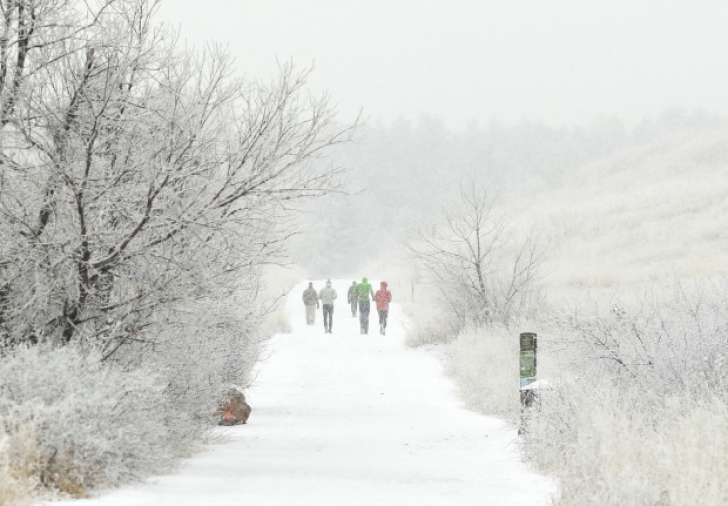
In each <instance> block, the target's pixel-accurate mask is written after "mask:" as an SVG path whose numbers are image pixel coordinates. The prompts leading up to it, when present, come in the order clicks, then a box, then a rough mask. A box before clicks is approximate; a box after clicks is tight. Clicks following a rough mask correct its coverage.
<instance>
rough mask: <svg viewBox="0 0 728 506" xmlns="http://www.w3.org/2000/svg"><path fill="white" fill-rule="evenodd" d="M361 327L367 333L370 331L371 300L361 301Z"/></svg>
mask: <svg viewBox="0 0 728 506" xmlns="http://www.w3.org/2000/svg"><path fill="white" fill-rule="evenodd" d="M359 327H361V331H362V332H364V333H365V334H368V333H369V301H368V300H360V301H359Z"/></svg>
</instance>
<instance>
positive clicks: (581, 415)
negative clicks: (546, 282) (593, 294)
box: [524, 285, 728, 506]
mask: <svg viewBox="0 0 728 506" xmlns="http://www.w3.org/2000/svg"><path fill="white" fill-rule="evenodd" d="M726 300H727V299H726V297H725V296H724V291H723V289H722V288H721V287H720V286H716V285H712V286H708V285H701V286H698V287H696V288H695V289H694V290H692V291H690V292H687V291H685V290H680V291H679V295H678V296H676V297H675V299H674V300H673V301H672V302H670V303H664V302H663V303H660V302H658V301H656V300H654V299H648V300H645V301H644V302H643V303H642V304H641V305H640V307H638V308H636V309H634V308H625V307H624V306H622V305H621V304H620V303H618V302H615V301H611V302H610V303H609V305H608V306H607V310H604V309H602V308H601V307H600V306H599V305H598V304H592V305H591V307H590V309H589V310H586V311H585V310H583V308H582V309H578V310H575V311H572V313H571V314H570V315H569V316H567V317H565V318H559V319H557V322H558V324H559V325H560V327H559V329H558V330H559V331H558V332H556V333H555V334H556V335H559V336H560V338H561V339H560V346H561V350H562V351H561V353H560V354H561V357H562V358H563V359H568V360H567V364H568V365H567V367H566V370H565V371H564V375H563V379H562V381H561V383H559V384H558V385H556V386H555V387H554V388H552V389H550V390H547V391H542V392H541V393H540V403H539V409H537V410H534V411H532V412H531V415H532V416H531V418H530V419H529V420H528V424H527V427H528V431H527V432H526V435H525V438H524V442H525V444H524V450H525V452H526V454H527V455H528V456H529V457H530V458H531V459H532V460H533V461H534V462H535V463H536V464H537V466H538V467H539V468H540V469H541V470H543V471H546V472H549V473H552V474H554V475H555V476H556V477H557V478H559V480H560V483H561V497H560V499H559V501H558V503H557V504H559V505H562V506H571V505H585V504H595V505H597V504H598V505H606V506H609V505H615V506H616V505H624V504H630V505H650V506H652V505H656V504H659V505H668V504H669V505H671V506H676V505H686V506H687V505H700V504H704V505H713V504H726V503H728V485H726V484H728V463H727V462H726V459H725V455H726V452H728V407H727V406H728V403H727V400H728V395H727V394H726V392H727V390H726V385H728V382H726V378H727V377H728V376H727V375H726V369H725V357H726V351H727V350H726V348H727V347H728V337H727V336H728V333H726V330H727V329H726V325H727V324H728V306H727V305H726Z"/></svg>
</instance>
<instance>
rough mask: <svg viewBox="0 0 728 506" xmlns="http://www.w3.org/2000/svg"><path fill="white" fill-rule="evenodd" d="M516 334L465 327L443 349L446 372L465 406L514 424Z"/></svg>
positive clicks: (517, 403)
mask: <svg viewBox="0 0 728 506" xmlns="http://www.w3.org/2000/svg"><path fill="white" fill-rule="evenodd" d="M518 343H519V341H518V334H514V333H513V331H509V330H508V329H507V328H505V327H502V326H492V327H475V326H473V327H468V328H465V329H463V331H461V332H460V333H459V334H458V336H457V337H456V338H455V340H453V341H452V342H450V343H449V344H448V345H447V346H446V347H445V371H446V372H447V373H448V374H449V375H451V376H452V377H453V378H454V379H455V381H456V382H457V383H458V386H459V393H460V396H461V397H462V398H463V401H464V403H465V405H466V406H468V407H469V408H470V409H474V410H476V411H478V412H480V413H484V414H488V415H500V416H503V417H506V418H507V419H511V420H514V419H516V418H517V416H518V410H519V397H518V378H519V376H518V350H519V348H518V346H519V345H518Z"/></svg>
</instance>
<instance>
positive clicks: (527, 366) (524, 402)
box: [519, 332, 538, 407]
mask: <svg viewBox="0 0 728 506" xmlns="http://www.w3.org/2000/svg"><path fill="white" fill-rule="evenodd" d="M520 340H521V356H520V361H519V362H520V367H521V388H520V390H521V406H522V407H530V406H531V404H533V399H534V395H535V390H534V389H531V388H528V386H529V385H530V384H531V383H533V382H534V381H536V366H537V364H538V360H537V351H538V335H537V334H535V333H534V332H523V333H521V336H520Z"/></svg>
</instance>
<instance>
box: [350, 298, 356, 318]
mask: <svg viewBox="0 0 728 506" xmlns="http://www.w3.org/2000/svg"><path fill="white" fill-rule="evenodd" d="M351 316H356V299H352V301H351Z"/></svg>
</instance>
